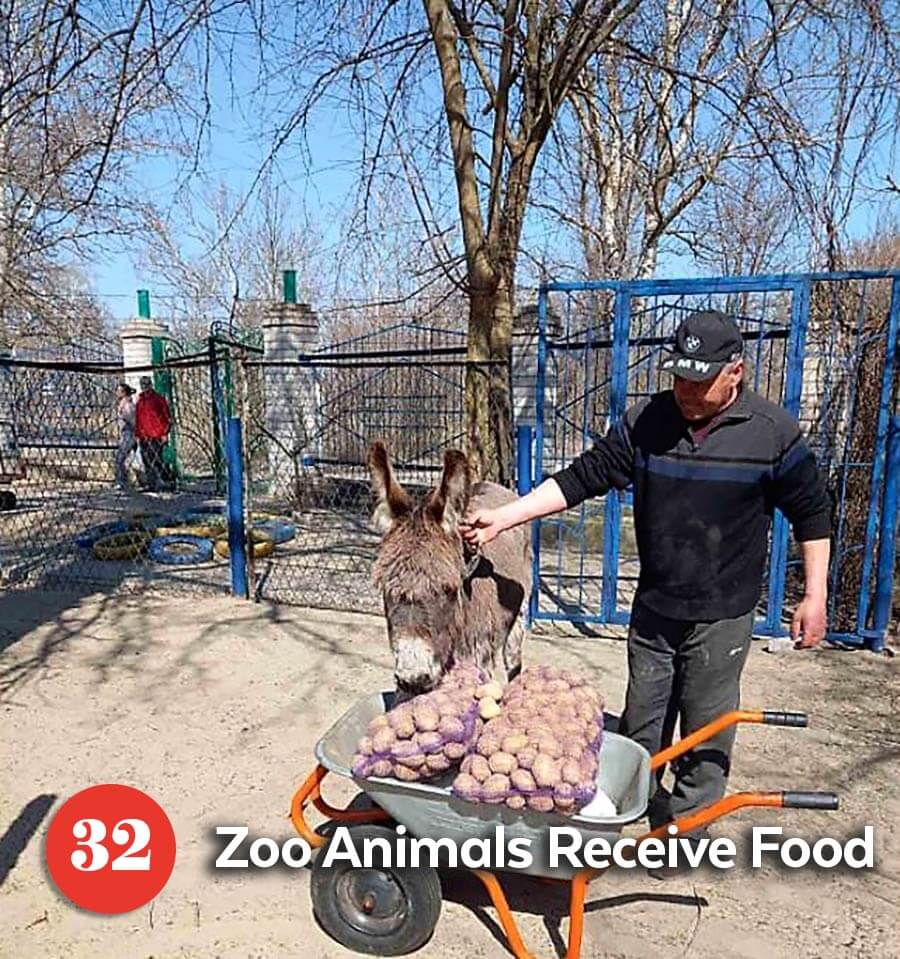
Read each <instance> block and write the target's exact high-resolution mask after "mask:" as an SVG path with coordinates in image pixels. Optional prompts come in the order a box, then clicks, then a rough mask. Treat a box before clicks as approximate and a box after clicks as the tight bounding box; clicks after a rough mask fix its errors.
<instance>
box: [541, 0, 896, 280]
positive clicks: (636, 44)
mask: <svg viewBox="0 0 900 959" xmlns="http://www.w3.org/2000/svg"><path fill="white" fill-rule="evenodd" d="M889 22H890V20H889V9H888V4H886V3H880V2H878V3H870V2H868V0H865V2H863V0H860V2H847V3H841V4H829V5H814V4H810V3H807V2H805V0H787V2H779V3H769V4H767V5H766V11H765V13H764V14H763V12H762V11H760V9H759V8H758V5H756V4H753V3H745V2H741V0H711V2H702V0H692V2H686V3H685V2H677V0H649V2H646V3H644V4H642V5H641V8H640V11H639V12H638V13H637V14H636V15H635V16H633V17H632V18H631V19H630V21H629V23H628V25H627V28H625V29H623V30H621V31H620V32H619V34H618V36H617V40H616V44H615V45H610V46H608V47H607V48H606V49H605V50H604V51H602V52H601V53H600V54H598V56H596V57H595V58H594V59H593V60H592V61H591V62H590V63H589V64H588V66H587V67H586V69H585V71H584V72H583V75H582V76H581V77H580V78H579V82H578V83H577V84H575V85H574V86H573V89H572V92H571V94H570V97H569V101H570V110H571V117H569V116H566V118H565V119H564V121H563V123H562V124H560V126H559V127H558V133H557V137H556V138H555V140H554V146H553V150H552V156H553V159H554V161H555V162H554V163H553V164H552V165H551V166H549V167H548V169H547V171H546V173H545V178H546V180H547V181H548V182H547V184H546V186H545V187H544V189H543V190H542V193H543V201H542V202H543V205H545V206H546V207H547V208H548V209H549V210H551V211H552V214H553V215H554V216H556V217H558V218H559V219H561V220H563V221H565V222H567V223H568V224H569V225H570V226H571V227H572V229H573V231H574V232H575V233H576V235H577V236H578V237H579V239H580V242H581V246H582V250H583V255H584V265H585V270H586V272H587V273H588V274H589V275H592V276H613V277H620V276H641V277H646V276H650V275H652V274H653V272H654V270H655V267H656V263H657V259H658V255H659V250H660V244H661V243H662V242H664V241H665V240H666V239H669V240H671V239H673V238H674V239H675V240H678V241H681V243H682V244H686V245H687V246H688V249H689V250H690V251H691V252H693V253H694V254H695V256H697V258H698V259H700V260H702V261H706V262H709V261H710V257H712V259H713V260H719V261H724V265H725V266H726V268H728V269H729V270H730V269H732V268H735V267H736V268H739V269H747V268H750V269H754V268H756V267H758V266H759V265H760V264H758V263H754V259H755V257H754V256H750V257H747V256H744V255H739V254H738V247H739V246H740V243H738V242H736V240H737V238H736V237H735V236H734V235H733V234H732V233H730V232H729V231H728V225H729V224H730V222H731V221H732V218H733V217H734V216H735V215H737V216H738V218H739V219H740V221H741V222H742V226H743V227H744V228H750V229H751V232H752V234H753V235H752V236H747V235H745V236H743V238H741V241H742V242H750V243H752V244H758V241H759V240H761V239H763V238H764V235H765V234H768V238H767V240H766V242H767V244H768V245H769V246H771V244H772V243H773V242H774V241H775V240H776V239H778V234H781V233H783V231H782V225H788V226H790V227H792V229H793V230H794V231H795V232H794V233H793V235H792V236H791V239H792V240H795V241H796V237H797V233H804V232H805V234H806V235H805V238H804V240H803V243H802V245H803V246H804V247H807V248H808V247H809V240H810V234H812V235H813V236H816V237H818V236H822V237H823V238H824V244H823V246H824V247H825V248H827V250H831V251H832V252H831V253H827V255H826V256H825V257H824V258H825V259H826V260H828V262H830V263H832V265H834V263H835V262H836V261H835V258H834V255H833V254H834V252H835V251H836V249H837V244H838V242H839V236H840V232H841V229H842V227H843V226H844V225H845V224H846V222H847V219H848V218H849V215H850V212H851V210H852V209H853V208H854V203H855V201H856V200H857V199H858V190H859V188H860V187H862V186H864V181H865V179H866V178H867V176H868V177H869V178H871V177H872V176H873V175H874V176H876V177H877V175H878V166H879V162H880V164H881V165H882V166H883V163H884V162H885V161H884V159H883V158H882V157H881V156H880V154H879V149H880V148H882V147H884V145H885V144H886V143H889V142H890V141H891V140H892V139H895V138H896V134H897V131H898V125H897V116H898V112H897V111H898V97H897V90H898V84H897V81H898V73H897V66H898V59H897V43H896V34H895V33H892V31H891V28H890V27H889ZM722 215H724V216H725V217H726V218H727V219H726V220H725V221H724V229H720V226H721V225H722V220H721V219H718V218H719V217H721V216H722ZM751 224H752V226H751ZM710 228H712V231H711V230H710ZM773 230H774V232H772V231H773ZM717 231H718V233H717ZM788 233H791V231H790V230H789V231H787V232H786V233H783V236H784V238H785V239H786V238H787V237H788ZM717 240H720V241H722V242H723V243H725V246H724V247H722V248H721V250H720V251H718V252H716V251H713V250H712V249H711V244H713V243H714V242H716V241H717ZM804 253H805V255H808V253H809V251H808V249H807V250H805V251H804ZM817 259H818V260H819V261H820V262H821V260H822V259H823V257H821V256H820V257H818V258H817Z"/></svg>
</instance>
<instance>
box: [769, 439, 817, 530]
mask: <svg viewBox="0 0 900 959" xmlns="http://www.w3.org/2000/svg"><path fill="white" fill-rule="evenodd" d="M770 497H771V501H772V504H773V505H774V506H777V507H778V509H780V510H781V512H782V513H784V515H785V516H786V517H787V519H788V522H790V524H791V526H792V528H793V530H794V539H796V540H797V542H798V543H804V542H806V541H808V540H811V539H828V538H829V536H830V535H831V501H830V500H829V498H828V493H827V492H826V490H825V483H824V481H823V479H822V474H821V473H820V472H819V468H818V466H817V465H816V460H815V457H814V456H813V454H812V452H811V451H810V449H809V447H808V446H807V445H806V442H805V441H804V439H803V436H802V434H801V433H800V429H799V427H798V426H797V424H796V422H794V421H793V420H792V421H791V425H790V427H789V428H788V429H787V430H786V431H785V435H784V438H783V441H782V444H781V449H780V451H779V455H778V457H777V459H776V461H775V466H774V469H773V471H772V479H771V487H770Z"/></svg>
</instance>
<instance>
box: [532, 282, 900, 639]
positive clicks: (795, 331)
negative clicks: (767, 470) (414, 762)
mask: <svg viewBox="0 0 900 959" xmlns="http://www.w3.org/2000/svg"><path fill="white" fill-rule="evenodd" d="M702 308H703V309H705V308H716V309H721V310H723V311H725V312H727V313H729V314H730V315H732V316H734V317H735V318H736V320H737V321H738V323H739V325H740V326H741V329H742V331H743V334H744V338H745V344H746V345H745V362H746V366H747V380H748V384H749V385H750V386H752V388H753V389H755V390H757V391H758V392H760V393H762V394H763V395H765V396H767V397H768V398H769V399H771V400H773V401H775V402H780V403H782V404H783V405H784V406H785V407H786V408H787V409H788V410H790V411H791V412H792V413H793V414H794V415H795V416H797V417H798V419H799V420H800V423H801V426H802V427H803V430H804V433H805V434H806V436H807V439H808V442H809V444H810V446H811V448H812V449H813V451H814V452H815V454H816V457H817V459H818V461H819V464H820V467H821V469H822V470H823V472H824V474H825V476H826V478H827V482H828V488H829V491H830V493H831V495H832V499H833V502H834V524H833V537H832V566H831V573H830V582H829V587H830V588H829V593H830V595H829V627H830V633H829V636H830V638H831V639H834V640H840V641H843V642H846V643H850V644H853V645H866V644H868V645H871V646H872V647H873V648H876V649H877V648H881V646H882V645H883V643H884V636H885V631H886V629H887V627H888V623H889V620H890V615H891V594H892V589H893V578H894V555H895V553H894V551H895V533H896V522H897V512H898V510H897V497H898V484H900V417H898V416H897V415H896V413H897V406H896V392H897V381H898V379H900V378H898V377H897V376H896V372H897V367H898V354H897V337H898V323H900V271H877V272H876V271H852V272H845V273H831V274H785V275H777V276H756V277H724V278H707V279H684V280H637V281H628V282H619V281H605V280H598V281H588V282H580V283H546V284H544V285H542V287H541V289H540V294H539V302H538V314H539V337H538V350H539V354H538V377H537V426H536V435H535V451H534V460H535V467H534V481H535V482H539V481H540V480H541V479H543V478H544V477H546V476H548V475H551V474H552V473H553V472H555V471H556V470H557V469H560V468H562V467H563V466H565V465H566V464H567V463H568V462H570V461H571V460H572V459H573V458H574V457H575V456H577V455H578V454H579V453H581V452H582V450H583V449H585V448H586V447H588V446H590V445H591V444H592V443H593V442H594V441H595V440H596V439H597V438H598V437H599V436H602V435H603V434H604V433H605V432H606V429H607V428H608V427H609V425H611V424H612V423H615V422H616V421H617V420H618V419H619V418H620V417H621V416H622V415H623V413H624V412H625V409H626V408H627V407H628V406H629V405H631V404H632V403H634V402H636V401H637V400H638V399H640V398H641V397H642V396H646V395H648V394H652V393H654V392H656V391H657V390H659V389H664V388H666V387H667V386H668V385H669V381H668V377H667V375H666V374H663V373H661V371H660V370H659V362H660V359H661V355H660V354H661V351H662V350H663V349H664V348H665V347H666V346H667V345H668V344H669V343H670V342H671V340H672V338H673V336H674V333H675V330H676V328H677V326H678V324H679V323H680V322H681V320H682V319H683V317H684V316H685V315H686V314H687V313H689V312H692V311H693V310H696V309H702ZM892 414H893V415H892ZM630 513H631V495H630V491H626V492H624V493H618V492H616V491H612V492H610V493H609V494H608V495H607V496H606V497H604V498H603V499H602V500H594V501H589V502H586V503H583V504H582V505H581V506H580V507H578V508H577V509H574V510H569V511H567V512H566V513H564V514H562V515H560V516H558V517H555V518H549V519H546V520H543V521H541V522H540V523H536V524H535V531H534V547H535V548H534V573H535V575H534V584H535V586H534V593H533V595H532V600H531V616H532V618H533V619H535V620H565V621H569V622H576V623H618V624H624V623H626V622H627V621H628V608H629V606H630V602H631V598H632V596H633V593H634V589H635V587H636V584H637V576H638V557H637V551H636V547H635V543H634V537H633V527H632V523H631V515H630ZM770 539H771V543H770V551H769V562H768V569H767V573H766V577H765V584H764V593H763V598H762V601H761V604H760V608H759V621H758V622H757V624H756V632H757V634H762V635H783V634H784V633H785V632H786V623H785V607H786V602H785V601H786V599H787V600H788V605H790V606H793V601H794V600H796V599H797V598H798V592H799V591H800V590H801V589H802V575H801V574H802V568H801V566H800V560H799V554H798V551H797V550H796V547H795V546H794V545H793V544H792V541H791V540H790V537H789V529H788V524H787V522H786V520H785V518H784V517H783V516H782V515H781V514H780V513H776V516H775V520H774V523H773V526H772V531H771V536H770Z"/></svg>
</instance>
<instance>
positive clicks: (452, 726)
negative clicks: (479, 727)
mask: <svg viewBox="0 0 900 959" xmlns="http://www.w3.org/2000/svg"><path fill="white" fill-rule="evenodd" d="M438 732H439V733H440V734H441V736H443V737H444V739H452V740H455V741H456V742H459V741H460V740H462V739H464V738H465V735H466V727H465V726H464V725H463V723H462V720H460V719H453V718H450V717H447V716H445V717H444V718H442V719H441V722H440V725H439V726H438Z"/></svg>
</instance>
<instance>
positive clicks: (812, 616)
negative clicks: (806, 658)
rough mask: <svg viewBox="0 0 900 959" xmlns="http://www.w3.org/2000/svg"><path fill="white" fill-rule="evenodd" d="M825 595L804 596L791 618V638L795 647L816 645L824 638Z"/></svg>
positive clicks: (825, 624)
mask: <svg viewBox="0 0 900 959" xmlns="http://www.w3.org/2000/svg"><path fill="white" fill-rule="evenodd" d="M826 619H827V616H826V611H825V597H824V596H823V597H821V598H819V597H817V596H804V597H803V600H802V601H801V603H800V605H799V606H798V607H797V609H796V610H795V611H794V618H793V619H792V620H791V639H793V640H794V644H795V647H796V648H797V649H808V648H810V647H812V646H818V645H819V643H821V642H822V640H823V639H824V638H825V630H826V627H827V623H826Z"/></svg>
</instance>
